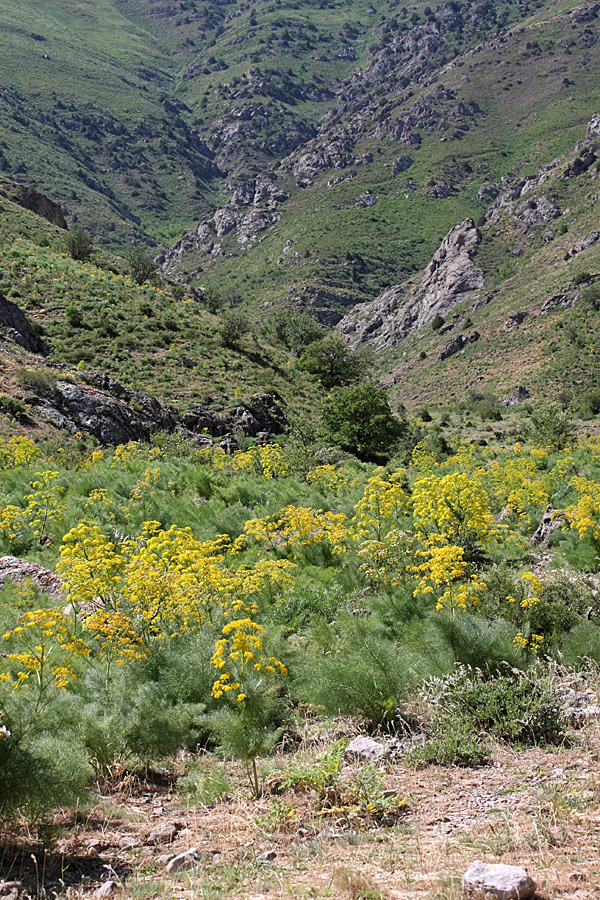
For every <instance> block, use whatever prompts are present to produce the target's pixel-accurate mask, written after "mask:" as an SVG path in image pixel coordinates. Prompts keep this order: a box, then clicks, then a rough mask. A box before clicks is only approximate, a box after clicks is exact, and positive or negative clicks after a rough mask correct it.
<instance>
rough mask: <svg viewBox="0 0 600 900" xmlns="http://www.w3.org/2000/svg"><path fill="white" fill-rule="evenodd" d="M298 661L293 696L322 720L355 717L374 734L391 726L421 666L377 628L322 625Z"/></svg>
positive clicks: (372, 624)
mask: <svg viewBox="0 0 600 900" xmlns="http://www.w3.org/2000/svg"><path fill="white" fill-rule="evenodd" d="M312 637H313V645H312V648H310V649H308V648H307V650H306V652H305V653H303V654H302V656H301V657H299V658H298V659H297V660H296V684H295V692H296V694H297V696H298V697H299V699H300V700H302V701H304V702H308V703H311V704H312V705H313V706H316V707H317V708H319V709H321V710H322V711H323V712H325V714H326V715H330V716H335V715H340V714H341V715H353V716H357V717H359V718H360V719H362V720H364V721H365V722H366V723H367V724H368V726H370V727H371V728H372V729H375V728H377V727H379V726H380V725H384V724H385V725H391V726H393V724H394V722H395V720H396V719H397V718H398V715H399V713H400V711H401V707H402V704H403V701H404V700H405V699H406V697H407V695H408V693H409V690H410V689H411V687H413V686H414V684H415V681H416V678H417V675H416V672H418V671H419V669H421V671H422V670H423V667H424V661H423V660H422V659H419V658H418V657H416V656H415V654H413V653H410V652H408V651H406V650H404V649H403V648H401V647H400V646H399V645H398V644H397V643H396V642H395V641H392V640H390V639H389V638H387V637H386V636H385V634H384V631H383V629H382V627H381V626H380V625H378V623H376V622H373V621H370V620H369V619H359V620H356V621H354V622H353V621H348V622H347V623H345V625H344V628H343V629H339V628H336V627H335V626H327V625H325V624H322V625H320V626H318V627H315V629H313V632H312Z"/></svg>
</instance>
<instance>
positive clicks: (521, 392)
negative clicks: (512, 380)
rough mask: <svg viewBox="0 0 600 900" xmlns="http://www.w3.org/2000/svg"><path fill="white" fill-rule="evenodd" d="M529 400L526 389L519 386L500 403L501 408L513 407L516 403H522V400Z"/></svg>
mask: <svg viewBox="0 0 600 900" xmlns="http://www.w3.org/2000/svg"><path fill="white" fill-rule="evenodd" d="M528 398H529V391H528V390H527V388H526V387H523V386H522V385H520V386H519V387H518V388H515V390H514V391H513V392H512V394H509V395H508V397H507V398H506V400H503V401H502V406H514V405H515V404H516V403H522V402H523V401H524V400H527V399H528Z"/></svg>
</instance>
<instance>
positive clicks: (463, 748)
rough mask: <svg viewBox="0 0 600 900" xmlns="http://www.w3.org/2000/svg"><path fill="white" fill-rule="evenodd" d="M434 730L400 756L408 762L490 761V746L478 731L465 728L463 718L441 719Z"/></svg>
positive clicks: (463, 764)
mask: <svg viewBox="0 0 600 900" xmlns="http://www.w3.org/2000/svg"><path fill="white" fill-rule="evenodd" d="M437 730H438V731H439V733H438V734H437V735H436V736H435V737H432V738H431V739H430V740H428V741H426V742H425V743H424V744H423V745H422V746H420V747H415V749H414V750H410V751H409V752H408V753H407V754H406V756H405V757H404V759H405V761H406V762H407V763H408V764H409V765H412V766H416V767H417V768H421V767H423V766H429V765H437V766H460V767H461V768H471V767H475V766H485V765H487V764H488V763H489V762H491V752H490V748H489V747H488V746H487V745H486V744H485V742H484V741H483V740H482V738H481V737H480V736H479V735H478V734H476V733H475V732H474V731H472V730H471V729H469V728H467V729H465V728H464V723H463V722H458V721H456V720H455V721H453V722H450V721H445V723H444V726H442V727H438V729H437Z"/></svg>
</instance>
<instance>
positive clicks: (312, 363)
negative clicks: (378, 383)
mask: <svg viewBox="0 0 600 900" xmlns="http://www.w3.org/2000/svg"><path fill="white" fill-rule="evenodd" d="M371 364H372V354H371V351H370V350H351V349H350V347H349V346H348V345H347V344H346V343H345V342H344V341H343V340H342V339H341V337H340V336H339V335H337V334H336V335H331V336H329V337H325V338H323V339H322V340H320V341H313V342H312V344H309V345H308V347H307V348H306V349H305V350H304V352H303V353H302V356H301V357H300V368H301V369H303V370H304V371H305V372H308V373H309V374H311V375H314V376H315V377H316V378H318V379H319V381H320V382H321V384H322V385H323V387H324V388H327V389H328V390H329V389H330V388H334V387H339V386H340V385H344V384H352V382H353V381H358V380H359V379H360V378H362V377H363V376H364V375H365V373H366V372H367V371H368V370H369V368H370V367H371Z"/></svg>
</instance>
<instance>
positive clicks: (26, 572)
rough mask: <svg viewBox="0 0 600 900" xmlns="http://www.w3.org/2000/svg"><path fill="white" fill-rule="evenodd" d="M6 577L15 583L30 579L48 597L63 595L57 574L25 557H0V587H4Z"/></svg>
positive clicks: (60, 581) (61, 584)
mask: <svg viewBox="0 0 600 900" xmlns="http://www.w3.org/2000/svg"><path fill="white" fill-rule="evenodd" d="M7 579H8V580H10V581H15V582H17V583H20V582H22V581H25V579H27V580H31V581H34V582H35V583H36V584H37V586H38V587H39V588H40V590H41V591H42V593H44V594H48V595H49V596H50V597H57V598H62V597H63V583H62V580H61V579H60V578H59V577H58V575H56V574H55V573H54V572H50V571H49V570H48V569H45V568H44V567H43V566H40V565H39V564H38V563H34V562H29V560H27V559H18V558H17V557H16V556H3V557H1V558H0V588H3V587H4V584H5V581H6V580H7Z"/></svg>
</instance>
